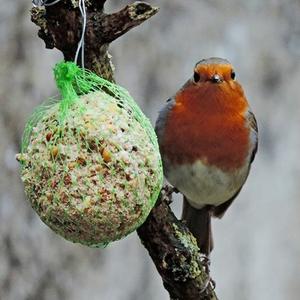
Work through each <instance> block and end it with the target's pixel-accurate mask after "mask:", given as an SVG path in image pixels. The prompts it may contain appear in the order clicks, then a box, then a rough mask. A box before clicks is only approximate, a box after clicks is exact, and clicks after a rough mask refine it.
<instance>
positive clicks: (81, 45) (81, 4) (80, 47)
mask: <svg viewBox="0 0 300 300" xmlns="http://www.w3.org/2000/svg"><path fill="white" fill-rule="evenodd" d="M79 10H80V13H81V16H82V33H81V38H80V41H79V43H78V48H77V51H76V55H75V60H74V62H75V63H76V64H77V62H78V56H79V53H80V51H81V67H82V68H83V69H84V37H85V31H86V8H85V0H79Z"/></svg>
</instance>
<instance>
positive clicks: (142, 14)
mask: <svg viewBox="0 0 300 300" xmlns="http://www.w3.org/2000/svg"><path fill="white" fill-rule="evenodd" d="M104 2H105V1H86V9H87V28H86V35H85V67H86V68H87V69H89V70H92V71H93V72H95V73H97V74H99V75H101V76H102V77H104V78H106V79H108V80H110V81H114V76H113V73H114V72H113V65H112V63H111V61H110V55H109V53H108V52H107V50H108V46H109V43H111V42H113V41H114V40H115V39H117V38H118V37H120V36H121V35H123V34H124V33H126V32H127V31H128V30H130V29H131V28H133V27H135V26H137V25H139V24H141V23H143V22H144V21H146V20H147V19H149V18H150V17H151V16H153V15H154V14H156V13H157V12H158V8H157V7H153V6H151V5H149V4H147V3H144V2H135V3H133V4H130V5H127V6H126V7H125V8H123V9H122V10H120V11H119V12H116V13H113V14H105V13H104V12H103V5H104ZM31 19H32V21H33V22H34V23H35V24H36V25H38V26H39V27H40V30H39V33H38V34H39V37H40V38H42V39H43V40H44V41H45V44H46V48H49V49H52V48H57V49H58V50H60V51H61V52H62V53H63V54H64V58H65V60H74V58H75V53H76V49H77V47H78V42H79V40H80V37H81V30H82V17H81V14H80V10H79V8H78V1H71V0H62V1H61V2H58V3H57V4H56V5H53V6H47V7H46V8H41V7H34V8H33V9H32V10H31Z"/></svg>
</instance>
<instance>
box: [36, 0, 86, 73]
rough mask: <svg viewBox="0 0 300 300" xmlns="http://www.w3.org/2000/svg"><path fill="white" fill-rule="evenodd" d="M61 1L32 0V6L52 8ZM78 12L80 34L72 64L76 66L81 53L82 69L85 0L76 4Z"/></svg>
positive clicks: (82, 65)
mask: <svg viewBox="0 0 300 300" xmlns="http://www.w3.org/2000/svg"><path fill="white" fill-rule="evenodd" d="M60 1H61V0H53V1H52V2H50V1H49V0H32V4H33V6H35V7H37V6H52V5H55V4H57V3H58V2H60ZM78 6H79V10H80V13H81V17H82V33H81V37H80V40H79V42H78V47H77V50H76V54H75V59H74V62H75V63H76V64H77V63H78V57H79V54H80V52H81V67H82V68H83V69H84V37H85V31H86V23H87V22H86V20H87V15H86V7H85V0H79V2H78Z"/></svg>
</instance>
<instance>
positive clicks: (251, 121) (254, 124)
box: [246, 110, 258, 163]
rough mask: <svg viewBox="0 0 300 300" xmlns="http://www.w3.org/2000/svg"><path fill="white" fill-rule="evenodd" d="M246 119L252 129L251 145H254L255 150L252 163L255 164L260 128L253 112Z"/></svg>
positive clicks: (249, 111) (249, 112)
mask: <svg viewBox="0 0 300 300" xmlns="http://www.w3.org/2000/svg"><path fill="white" fill-rule="evenodd" d="M246 119H247V121H248V124H249V127H250V139H251V143H252V145H253V150H252V154H251V159H250V163H252V162H253V160H254V158H255V155H256V152H257V146H258V127H257V122H256V119H255V116H254V114H253V112H252V111H251V110H248V112H247V113H246Z"/></svg>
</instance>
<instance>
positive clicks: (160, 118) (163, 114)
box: [155, 98, 175, 144]
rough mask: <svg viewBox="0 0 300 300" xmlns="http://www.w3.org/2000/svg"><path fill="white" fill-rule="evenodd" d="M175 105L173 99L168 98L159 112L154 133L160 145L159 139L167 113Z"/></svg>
mask: <svg viewBox="0 0 300 300" xmlns="http://www.w3.org/2000/svg"><path fill="white" fill-rule="evenodd" d="M174 105H175V99H174V98H169V99H168V100H167V104H166V105H165V106H164V107H163V109H162V110H161V111H160V112H159V115H158V118H157V120H156V123H155V132H156V135H157V138H158V141H159V144H161V139H162V137H163V134H164V129H165V126H166V121H167V117H168V114H169V112H170V111H171V109H172V108H173V106H174Z"/></svg>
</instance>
